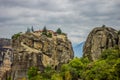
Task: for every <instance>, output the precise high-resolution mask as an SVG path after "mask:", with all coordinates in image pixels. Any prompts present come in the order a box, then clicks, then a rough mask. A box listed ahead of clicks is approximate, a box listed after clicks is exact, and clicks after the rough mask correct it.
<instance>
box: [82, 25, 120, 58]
mask: <svg viewBox="0 0 120 80" xmlns="http://www.w3.org/2000/svg"><path fill="white" fill-rule="evenodd" d="M118 43H119V44H118ZM116 45H120V35H119V37H118V31H117V30H115V29H113V28H110V27H105V26H104V27H97V28H94V29H93V30H92V31H91V32H90V33H89V35H88V37H87V40H86V42H85V45H84V48H83V56H84V57H88V58H89V59H90V60H96V59H98V58H99V57H100V54H101V52H102V51H103V50H105V49H108V48H111V47H114V46H116Z"/></svg>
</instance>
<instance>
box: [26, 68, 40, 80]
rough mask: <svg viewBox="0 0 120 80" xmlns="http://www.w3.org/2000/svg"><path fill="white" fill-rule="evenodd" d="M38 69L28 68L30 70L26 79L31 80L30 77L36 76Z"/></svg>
mask: <svg viewBox="0 0 120 80" xmlns="http://www.w3.org/2000/svg"><path fill="white" fill-rule="evenodd" d="M37 72H38V69H37V67H30V69H29V70H28V73H27V74H28V78H29V79H31V78H32V77H35V76H37V75H38V73H37Z"/></svg>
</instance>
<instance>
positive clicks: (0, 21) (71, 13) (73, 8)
mask: <svg viewBox="0 0 120 80" xmlns="http://www.w3.org/2000/svg"><path fill="white" fill-rule="evenodd" d="M103 24H105V25H106V26H109V27H113V28H115V29H117V30H120V0H0V37H7V38H10V36H11V35H12V34H14V33H16V32H21V31H25V30H26V29H27V27H31V26H34V28H35V29H36V30H37V29H42V28H43V26H44V25H46V26H47V28H48V29H53V30H56V29H57V28H58V27H60V28H61V29H62V30H63V31H64V32H65V33H67V34H68V36H69V39H70V40H71V41H72V42H73V43H80V42H82V41H85V39H86V37H87V35H88V33H89V32H90V31H91V30H92V29H93V28H94V27H98V26H102V25H103Z"/></svg>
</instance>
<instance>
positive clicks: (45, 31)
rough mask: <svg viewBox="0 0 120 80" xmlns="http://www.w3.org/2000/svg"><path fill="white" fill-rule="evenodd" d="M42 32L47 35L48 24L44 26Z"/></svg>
mask: <svg viewBox="0 0 120 80" xmlns="http://www.w3.org/2000/svg"><path fill="white" fill-rule="evenodd" d="M42 34H43V35H47V28H46V26H44V28H43V32H42Z"/></svg>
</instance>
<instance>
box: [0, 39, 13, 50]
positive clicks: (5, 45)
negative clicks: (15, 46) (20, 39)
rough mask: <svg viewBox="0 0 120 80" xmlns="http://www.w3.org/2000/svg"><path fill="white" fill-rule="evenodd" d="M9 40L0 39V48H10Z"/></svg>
mask: <svg viewBox="0 0 120 80" xmlns="http://www.w3.org/2000/svg"><path fill="white" fill-rule="evenodd" d="M10 47H11V40H10V39H6V38H0V48H10Z"/></svg>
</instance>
